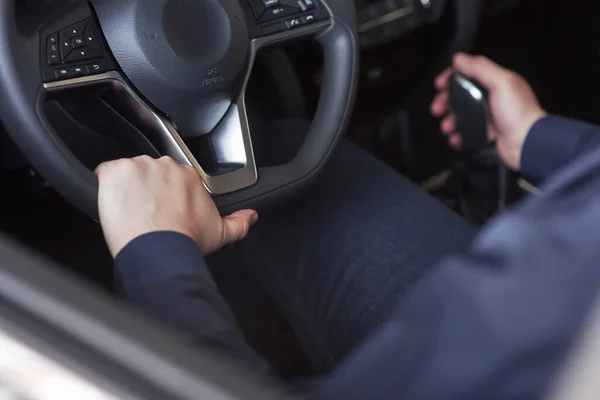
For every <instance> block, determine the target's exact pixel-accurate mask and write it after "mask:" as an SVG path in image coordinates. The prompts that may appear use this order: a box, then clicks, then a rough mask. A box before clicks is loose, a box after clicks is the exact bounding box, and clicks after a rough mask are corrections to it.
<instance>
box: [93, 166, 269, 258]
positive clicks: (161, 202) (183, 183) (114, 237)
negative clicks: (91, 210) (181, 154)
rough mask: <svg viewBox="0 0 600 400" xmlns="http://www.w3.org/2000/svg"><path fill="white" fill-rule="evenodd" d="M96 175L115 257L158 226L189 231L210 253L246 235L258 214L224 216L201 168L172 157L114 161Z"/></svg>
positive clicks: (103, 219) (103, 220) (104, 225)
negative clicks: (182, 163) (199, 169)
mask: <svg viewBox="0 0 600 400" xmlns="http://www.w3.org/2000/svg"><path fill="white" fill-rule="evenodd" d="M96 175H97V176H98V180H99V194H98V208H99V213H100V223H101V224H102V229H103V231H104V237H105V238H106V243H107V244H108V247H109V249H110V252H111V254H112V255H113V257H115V256H116V255H117V254H118V253H119V251H121V250H122V249H123V248H124V247H125V246H126V245H127V244H128V243H129V242H131V241H132V240H133V239H135V238H137V237H139V236H141V235H144V234H146V233H150V232H157V231H173V232H179V233H182V234H184V235H187V236H189V237H190V238H192V239H194V240H195V241H196V243H198V246H199V247H200V250H201V252H202V254H204V255H208V254H210V253H213V252H215V251H217V250H219V249H220V248H221V247H223V246H225V245H227V244H230V243H233V242H236V241H238V240H241V239H243V238H244V237H246V235H247V234H248V231H249V230H250V227H251V226H252V225H253V224H254V223H255V222H256V221H257V220H258V214H257V213H256V211H253V210H242V211H238V212H236V213H234V214H231V215H229V216H227V217H225V218H222V217H221V215H220V214H219V211H218V210H217V207H216V206H215V203H214V202H213V200H212V198H211V197H210V195H209V194H208V192H207V190H206V188H205V187H204V185H203V183H202V181H201V179H200V176H199V175H198V173H197V172H196V171H195V170H194V169H193V168H191V167H187V166H183V165H180V164H178V163H177V162H175V161H174V160H173V159H171V158H169V157H163V158H161V159H159V160H155V159H153V158H151V157H148V156H141V157H136V158H133V159H121V160H116V161H110V162H107V163H103V164H101V165H100V166H98V168H96Z"/></svg>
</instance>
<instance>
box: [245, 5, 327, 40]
mask: <svg viewBox="0 0 600 400" xmlns="http://www.w3.org/2000/svg"><path fill="white" fill-rule="evenodd" d="M247 1H248V4H249V6H250V9H251V10H252V13H253V15H254V18H255V21H256V23H257V25H258V26H259V28H260V32H259V33H258V35H257V36H264V35H272V34H274V33H278V32H283V31H285V30H289V29H295V28H299V27H301V26H304V25H307V24H311V23H313V22H317V21H321V20H324V19H328V18H329V13H328V11H327V10H326V8H325V7H324V6H322V5H321V4H320V3H318V0H247Z"/></svg>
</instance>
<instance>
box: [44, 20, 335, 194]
mask: <svg viewBox="0 0 600 400" xmlns="http://www.w3.org/2000/svg"><path fill="white" fill-rule="evenodd" d="M330 25H331V20H327V21H320V22H316V23H314V24H311V25H308V26H304V27H300V28H297V29H294V30H290V31H285V32H281V33H277V34H274V35H270V36H265V37H260V38H257V39H254V40H252V41H251V43H250V58H249V61H248V70H247V73H246V76H245V77H244V81H243V84H242V87H241V90H240V94H239V95H238V97H237V99H236V100H235V101H234V102H233V104H232V105H231V107H230V109H229V111H228V112H227V114H226V115H225V116H224V117H223V119H222V120H221V122H220V123H219V124H218V125H217V127H216V128H215V129H214V131H213V132H211V133H210V134H209V136H210V140H211V145H212V148H213V151H214V153H215V156H216V158H217V160H218V162H219V163H222V164H240V165H243V167H241V168H238V169H235V170H233V171H231V172H227V173H223V174H221V175H214V176H211V175H209V174H207V173H206V172H205V170H204V169H203V168H202V166H200V164H199V163H198V161H197V160H196V158H195V157H194V155H193V154H192V152H191V151H190V149H189V148H188V146H187V145H186V144H185V142H184V140H183V139H182V138H181V136H180V135H179V133H178V132H177V130H176V128H175V127H174V126H173V124H172V123H171V122H170V121H169V120H168V119H167V118H165V117H163V116H162V115H160V114H159V113H158V112H156V111H155V110H154V108H153V107H152V106H150V105H149V104H148V103H147V102H145V101H144V100H143V99H142V98H141V97H140V96H139V95H137V94H136V91H135V90H134V89H133V88H132V87H131V86H130V85H129V84H128V83H127V81H126V80H125V79H124V77H123V76H122V75H121V74H120V73H119V72H117V71H110V72H107V73H103V74H99V75H92V76H86V77H80V78H73V79H68V80H64V81H56V82H49V83H45V84H44V89H46V91H47V92H48V93H55V92H60V91H64V90H71V89H76V88H81V87H86V86H93V85H97V84H109V85H111V87H112V89H115V90H116V91H117V92H118V93H119V95H120V97H121V99H120V101H122V102H123V105H125V106H126V108H128V109H129V110H130V111H131V112H129V113H128V115H127V118H129V119H130V120H134V121H135V123H134V125H136V126H137V127H139V128H141V129H140V130H141V131H142V133H143V134H144V135H146V136H147V137H148V139H149V140H150V141H151V142H152V143H153V144H155V145H157V146H158V150H159V152H161V153H162V154H164V155H168V156H170V157H172V158H173V159H175V160H176V161H177V162H179V163H180V164H183V165H188V166H191V167H193V168H194V169H195V170H196V171H197V172H198V174H199V175H200V177H201V178H202V180H203V182H204V185H205V186H206V188H207V189H208V191H209V192H210V193H211V194H213V195H222V194H227V193H231V192H235V191H237V190H241V189H244V188H246V187H248V186H252V185H253V184H255V183H256V182H257V180H258V174H257V168H256V163H255V158H254V151H253V149H252V138H251V135H250V128H249V123H248V115H247V112H246V98H245V97H246V89H247V85H248V81H249V80H250V75H251V73H252V69H253V66H254V62H255V59H256V54H257V52H258V51H259V50H260V49H261V48H262V47H265V46H268V45H271V44H276V43H280V42H283V41H288V40H291V39H295V38H300V37H303V36H308V35H314V34H316V33H319V32H321V31H323V30H324V29H326V28H327V27H329V26H330Z"/></svg>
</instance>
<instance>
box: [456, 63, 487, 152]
mask: <svg viewBox="0 0 600 400" xmlns="http://www.w3.org/2000/svg"><path fill="white" fill-rule="evenodd" d="M448 91H449V94H450V108H451V109H452V112H453V113H454V115H455V116H456V124H457V130H458V131H459V132H460V133H461V136H462V145H461V149H462V150H463V151H465V152H473V151H477V150H482V149H483V148H485V147H486V146H487V145H488V144H489V141H488V138H487V125H488V122H489V110H488V93H487V91H486V90H485V89H484V88H483V87H481V86H480V85H479V84H477V83H475V82H474V81H472V80H470V79H467V78H465V77H464V76H463V75H462V74H460V73H458V72H454V73H453V74H452V75H451V76H450V81H449V82H448Z"/></svg>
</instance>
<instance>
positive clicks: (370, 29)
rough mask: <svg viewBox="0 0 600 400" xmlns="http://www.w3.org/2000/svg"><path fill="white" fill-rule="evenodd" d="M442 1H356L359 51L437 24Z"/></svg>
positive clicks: (444, 0)
mask: <svg viewBox="0 0 600 400" xmlns="http://www.w3.org/2000/svg"><path fill="white" fill-rule="evenodd" d="M445 4H446V0H359V1H357V2H356V8H357V20H358V31H359V34H360V46H361V48H362V49H370V48H373V47H376V46H378V45H381V44H384V43H387V42H391V41H393V40H394V39H397V38H400V37H403V36H405V35H407V34H410V33H411V32H412V31H415V30H417V29H418V28H420V27H421V26H423V25H425V24H427V23H431V22H435V21H437V20H438V19H439V18H440V17H441V15H442V13H443V11H444V7H445Z"/></svg>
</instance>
